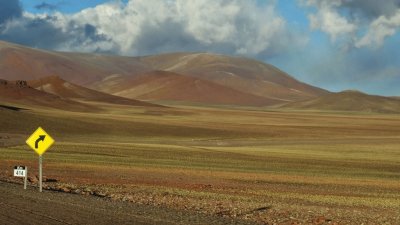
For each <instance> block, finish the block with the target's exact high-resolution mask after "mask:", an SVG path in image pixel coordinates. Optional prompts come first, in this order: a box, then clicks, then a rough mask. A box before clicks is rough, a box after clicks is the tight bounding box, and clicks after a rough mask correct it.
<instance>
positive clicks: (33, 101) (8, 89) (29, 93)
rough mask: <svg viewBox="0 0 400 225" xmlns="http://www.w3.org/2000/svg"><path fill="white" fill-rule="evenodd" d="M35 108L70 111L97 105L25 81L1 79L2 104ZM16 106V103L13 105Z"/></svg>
mask: <svg viewBox="0 0 400 225" xmlns="http://www.w3.org/2000/svg"><path fill="white" fill-rule="evenodd" d="M10 103H11V104H17V105H18V106H21V105H22V106H27V107H28V108H29V107H33V108H42V107H46V108H56V109H60V110H68V111H96V110H97V108H96V107H92V106H89V105H86V104H82V103H79V102H76V101H73V100H70V99H65V98H61V97H59V96H56V95H53V94H49V93H46V92H43V91H39V90H36V89H34V88H32V87H29V86H28V85H27V84H26V82H24V81H6V80H0V104H1V105H6V106H8V105H9V104H10ZM13 106H14V105H13Z"/></svg>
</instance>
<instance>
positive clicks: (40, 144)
mask: <svg viewBox="0 0 400 225" xmlns="http://www.w3.org/2000/svg"><path fill="white" fill-rule="evenodd" d="M26 143H27V144H28V145H29V147H31V148H32V149H33V150H34V151H35V152H36V153H37V154H38V155H43V153H45V152H46V150H47V149H48V148H50V146H51V145H52V144H53V143H54V139H53V138H52V137H51V136H50V135H48V134H47V133H46V131H44V130H43V129H42V128H41V127H39V128H38V129H37V130H36V131H35V132H33V134H32V135H31V136H30V137H29V138H28V139H27V140H26Z"/></svg>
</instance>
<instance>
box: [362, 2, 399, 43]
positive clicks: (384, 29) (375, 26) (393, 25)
mask: <svg viewBox="0 0 400 225" xmlns="http://www.w3.org/2000/svg"><path fill="white" fill-rule="evenodd" d="M399 27H400V9H398V10H397V12H396V13H395V14H394V15H393V16H391V17H389V18H388V17H386V16H380V17H379V18H377V19H375V20H374V21H373V22H372V23H371V25H370V26H369V30H368V32H367V34H366V35H365V36H363V37H362V38H361V39H360V40H358V41H357V42H356V43H355V44H356V47H364V46H382V44H383V42H384V40H385V38H386V37H388V36H392V35H394V34H395V33H396V30H398V29H399Z"/></svg>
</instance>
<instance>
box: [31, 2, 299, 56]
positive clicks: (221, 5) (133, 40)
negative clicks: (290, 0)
mask: <svg viewBox="0 0 400 225" xmlns="http://www.w3.org/2000/svg"><path fill="white" fill-rule="evenodd" d="M47 17H51V19H46V18H47ZM25 19H26V20H28V19H29V20H31V21H32V20H35V19H42V20H46V21H47V22H48V23H49V24H51V25H53V26H54V28H56V29H57V30H59V31H61V32H62V33H65V34H68V33H71V29H75V30H79V29H81V30H85V29H86V28H85V27H87V26H88V25H90V26H93V27H94V28H95V30H94V31H92V32H94V35H97V36H96V37H104V38H102V40H101V41H95V40H94V39H93V38H91V39H90V38H89V39H87V40H85V39H84V38H83V37H82V35H78V36H79V38H80V40H79V41H77V40H65V41H64V42H63V43H62V44H59V45H58V46H57V47H56V49H57V50H69V51H75V50H80V51H95V50H99V51H106V52H107V51H111V52H115V53H119V54H125V55H137V54H152V53H157V52H163V51H164V52H165V51H214V52H219V53H226V54H241V55H247V56H260V55H261V56H266V55H271V54H279V53H282V52H285V51H290V50H291V49H293V48H295V47H297V46H296V45H302V44H303V43H304V40H305V38H304V37H299V36H300V35H293V34H292V31H290V30H289V29H288V28H287V25H286V21H285V19H284V18H282V17H281V16H279V15H278V14H277V13H276V9H275V2H274V1H270V2H268V4H262V5H260V4H258V3H257V1H256V0H230V1H227V0H193V1H187V0H168V1H164V0H130V1H129V2H127V3H123V2H122V1H112V2H108V3H104V4H101V5H98V6H96V7H93V8H87V9H85V10H82V11H80V12H78V13H75V14H62V13H59V12H56V13H53V14H50V15H47V14H42V15H37V14H29V15H28V14H25ZM89 28H90V27H89ZM69 38H72V37H69ZM38 41H40V40H38ZM283 42H286V43H283ZM287 42H289V43H290V45H288V44H287Z"/></svg>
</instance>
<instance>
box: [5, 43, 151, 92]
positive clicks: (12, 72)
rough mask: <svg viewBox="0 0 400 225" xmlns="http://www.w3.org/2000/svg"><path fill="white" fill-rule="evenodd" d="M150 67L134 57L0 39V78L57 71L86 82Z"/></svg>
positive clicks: (71, 79)
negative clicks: (55, 49) (53, 48)
mask: <svg viewBox="0 0 400 225" xmlns="http://www.w3.org/2000/svg"><path fill="white" fill-rule="evenodd" d="M148 70H150V69H149V68H147V66H146V65H144V64H142V63H141V62H139V61H138V59H136V58H133V57H119V56H107V55H97V54H80V53H62V52H52V51H45V50H40V49H33V48H29V47H25V46H21V45H16V44H11V43H8V42H4V41H0V71H1V75H0V78H3V79H6V80H35V79H39V78H42V77H47V76H50V75H53V74H57V75H58V76H60V77H61V78H62V79H64V80H68V81H69V82H72V83H75V84H78V85H88V84H91V83H92V82H95V81H98V80H99V79H102V78H104V77H106V76H109V75H110V74H114V73H117V74H123V75H126V74H134V73H135V72H138V73H139V72H143V71H148Z"/></svg>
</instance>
